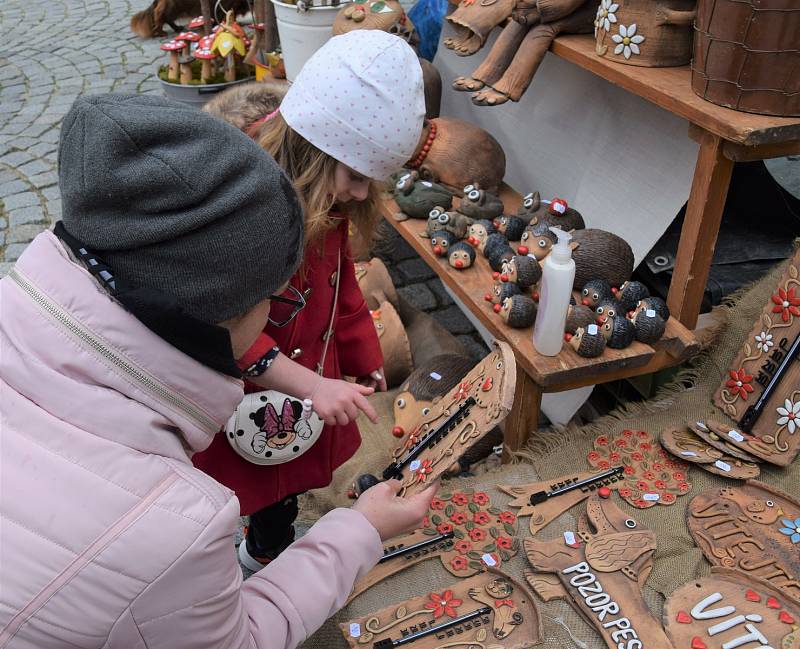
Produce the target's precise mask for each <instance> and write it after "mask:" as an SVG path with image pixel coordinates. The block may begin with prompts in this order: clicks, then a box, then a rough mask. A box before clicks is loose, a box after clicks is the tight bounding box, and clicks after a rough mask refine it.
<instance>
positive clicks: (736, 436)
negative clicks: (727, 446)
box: [728, 430, 744, 442]
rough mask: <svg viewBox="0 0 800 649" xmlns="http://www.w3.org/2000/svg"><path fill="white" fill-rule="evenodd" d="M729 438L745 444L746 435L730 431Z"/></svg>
mask: <svg viewBox="0 0 800 649" xmlns="http://www.w3.org/2000/svg"><path fill="white" fill-rule="evenodd" d="M728 437H730V438H731V439H734V440H736V441H737V442H743V441H744V435H742V434H741V433H740V432H739V431H738V430H729V431H728Z"/></svg>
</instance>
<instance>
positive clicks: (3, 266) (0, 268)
mask: <svg viewBox="0 0 800 649" xmlns="http://www.w3.org/2000/svg"><path fill="white" fill-rule="evenodd" d="M12 268H14V262H0V277H5V276H6V275H8V273H9V271H10V270H11V269H12Z"/></svg>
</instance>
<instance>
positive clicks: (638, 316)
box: [631, 308, 667, 345]
mask: <svg viewBox="0 0 800 649" xmlns="http://www.w3.org/2000/svg"><path fill="white" fill-rule="evenodd" d="M631 322H632V323H633V326H634V328H635V329H636V340H638V341H639V342H640V343H645V344H646V345H652V344H653V343H655V342H657V341H658V340H660V339H661V336H663V335H664V331H665V330H666V328H667V322H666V320H664V318H662V317H661V316H660V315H658V313H656V312H655V310H654V309H644V308H637V309H636V312H635V313H634V314H633V317H632V318H631Z"/></svg>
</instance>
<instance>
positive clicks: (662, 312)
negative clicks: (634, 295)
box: [636, 295, 669, 321]
mask: <svg viewBox="0 0 800 649" xmlns="http://www.w3.org/2000/svg"><path fill="white" fill-rule="evenodd" d="M640 309H652V310H653V311H655V312H656V313H657V314H658V315H659V317H660V318H661V319H662V320H665V321H666V320H669V307H668V306H667V303H666V302H665V301H664V300H662V299H661V298H660V297H657V296H655V295H650V296H648V297H646V298H643V299H641V300H639V303H638V304H637V305H636V310H637V311H638V310H640Z"/></svg>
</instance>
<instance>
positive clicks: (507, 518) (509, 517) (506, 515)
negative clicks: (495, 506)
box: [500, 512, 517, 525]
mask: <svg viewBox="0 0 800 649" xmlns="http://www.w3.org/2000/svg"><path fill="white" fill-rule="evenodd" d="M500 520H501V521H503V522H504V523H508V524H509V525H512V524H513V523H514V522H515V521H516V520H517V517H516V516H515V515H514V514H512V513H511V512H500Z"/></svg>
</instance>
